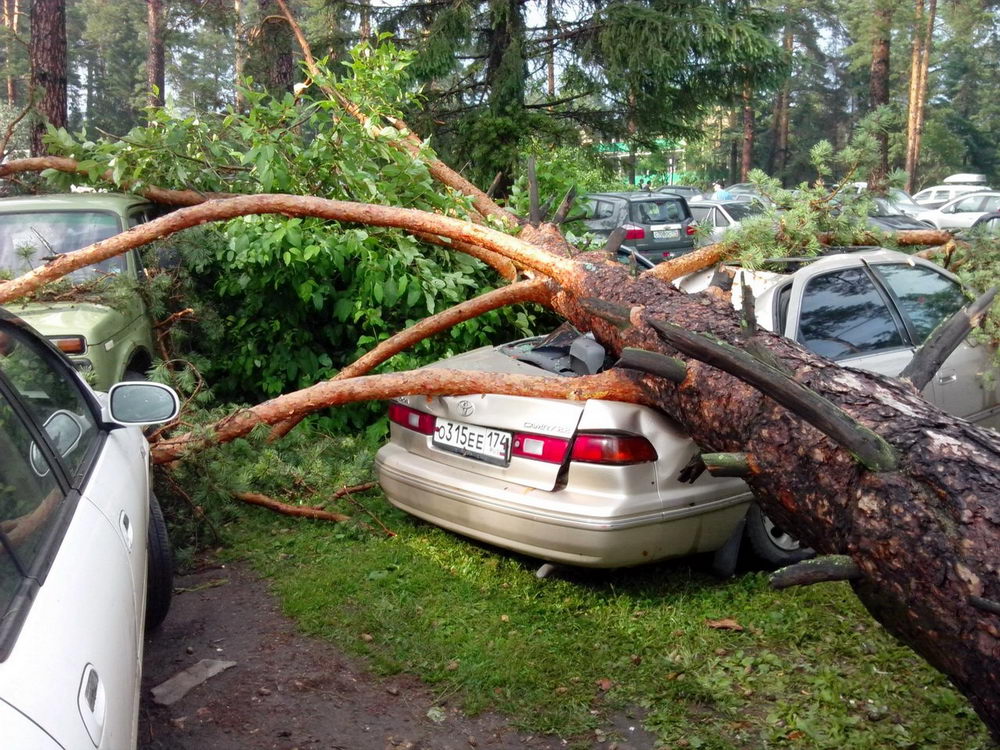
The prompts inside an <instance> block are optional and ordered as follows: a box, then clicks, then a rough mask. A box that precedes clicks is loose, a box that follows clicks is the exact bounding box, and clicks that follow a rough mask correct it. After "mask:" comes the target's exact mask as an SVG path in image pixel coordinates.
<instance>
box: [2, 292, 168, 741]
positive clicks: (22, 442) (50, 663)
mask: <svg viewBox="0 0 1000 750" xmlns="http://www.w3.org/2000/svg"><path fill="white" fill-rule="evenodd" d="M177 410H178V400H177V395H176V394H175V393H174V392H173V391H172V390H171V389H170V388H168V387H166V386H164V385H160V384H157V383H122V384H118V385H115V386H113V387H112V388H111V390H110V391H109V392H108V393H107V394H98V393H95V392H94V391H93V390H91V388H90V387H89V386H88V385H87V384H86V383H85V382H84V380H83V378H82V377H81V376H80V374H79V373H78V372H77V371H76V370H75V369H74V368H73V367H72V366H71V365H70V364H69V362H68V361H67V359H66V358H65V356H64V355H63V354H61V353H60V352H59V351H58V350H57V349H56V348H55V347H54V346H52V344H51V343H50V342H49V341H47V340H46V339H45V338H44V337H42V336H40V335H38V334H37V333H36V332H35V331H33V330H32V329H31V328H30V327H29V326H28V325H27V324H25V323H24V322H23V321H22V320H20V319H18V318H17V317H15V316H13V315H11V314H9V313H8V312H6V311H4V310H0V457H2V459H0V480H2V481H0V738H2V743H0V744H2V745H3V747H5V748H11V749H12V750H13V748H19V749H20V748H25V749H27V748H31V750H48V749H49V748H52V750H60V749H61V748H67V749H68V748H90V749H91V750H93V749H94V748H97V749H98V750H120V749H121V748H134V747H135V746H136V740H137V727H138V723H137V722H138V711H139V677H140V672H141V667H142V647H143V633H144V629H145V628H149V627H155V626H156V625H157V624H159V622H160V621H162V620H163V618H164V617H165V616H166V614H167V609H168V608H169V606H170V596H171V592H172V590H173V558H172V556H171V550H170V543H169V540H168V539H167V530H166V526H165V525H164V523H163V516H162V514H161V512H160V508H159V506H158V505H157V503H156V498H155V497H154V496H153V495H152V492H151V487H150V482H149V446H148V444H147V442H146V439H145V437H144V436H143V434H142V431H141V429H140V427H141V426H143V425H149V424H159V423H161V422H165V421H168V420H170V419H173V418H174V416H176V414H177Z"/></svg>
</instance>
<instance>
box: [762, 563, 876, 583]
mask: <svg viewBox="0 0 1000 750" xmlns="http://www.w3.org/2000/svg"><path fill="white" fill-rule="evenodd" d="M859 578H861V568H859V567H858V564H857V563H856V562H854V560H852V559H851V558H850V557H848V556H847V555H823V556H822V557H817V558H814V559H812V560H803V561H802V562H798V563H795V564H794V565H789V566H788V567H787V568H782V569H781V570H776V571H775V572H774V573H772V574H771V577H770V579H769V581H770V583H771V588H774V589H787V588H790V587H792V586H811V585H812V584H814V583H825V582H827V581H856V580H857V579H859Z"/></svg>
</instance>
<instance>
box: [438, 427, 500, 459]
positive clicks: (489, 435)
mask: <svg viewBox="0 0 1000 750" xmlns="http://www.w3.org/2000/svg"><path fill="white" fill-rule="evenodd" d="M431 442H433V444H434V445H435V446H436V447H438V448H442V449H444V450H447V451H451V452H453V453H460V454H462V455H463V456H469V457H470V458H475V459H478V460H479V461H485V462H487V463H491V464H498V465H500V466H506V465H507V464H508V463H510V443H511V435H510V433H509V432H505V431H503V430H493V429H490V428H489V427H479V426H477V425H471V424H463V423H462V422H452V421H450V420H448V419H441V418H440V417H438V419H437V421H436V422H435V423H434V437H433V438H432V439H431Z"/></svg>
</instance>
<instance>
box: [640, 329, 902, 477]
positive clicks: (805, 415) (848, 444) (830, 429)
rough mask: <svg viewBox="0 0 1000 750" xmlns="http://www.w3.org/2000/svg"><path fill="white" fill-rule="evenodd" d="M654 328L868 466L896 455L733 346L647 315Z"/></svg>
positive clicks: (893, 461) (885, 467)
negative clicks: (798, 418)
mask: <svg viewBox="0 0 1000 750" xmlns="http://www.w3.org/2000/svg"><path fill="white" fill-rule="evenodd" d="M648 322H649V325H651V326H652V327H653V328H654V329H655V330H656V332H657V333H658V334H659V335H660V336H661V337H662V338H663V340H664V341H666V342H667V343H668V344H670V345H671V346H673V347H676V348H677V349H678V350H679V351H681V352H682V353H684V354H686V355H688V356H689V357H694V358H695V359H697V360H699V361H701V362H705V363H706V364H710V365H712V366H713V367H718V368H719V369H720V370H724V371H725V372H728V373H729V374H731V375H735V376H736V377H738V378H739V379H740V380H742V381H744V382H746V383H749V384H750V385H752V386H753V387H754V388H756V389H758V390H759V391H760V392H761V393H763V394H764V395H766V396H769V397H771V398H773V399H774V400H775V401H777V402H778V403H779V404H781V405H782V406H784V407H785V408H786V409H788V410H789V411H791V412H793V413H794V414H795V415H796V416H798V417H801V418H802V419H803V420H805V421H806V422H808V423H809V424H811V425H812V426H813V427H815V428H816V429H818V430H819V431H820V432H822V433H823V434H824V435H826V436H828V437H829V438H830V439H831V440H833V441H834V442H836V443H837V444H838V445H840V446H841V447H843V448H844V449H845V450H848V451H850V452H851V453H852V454H853V455H854V456H855V457H856V458H857V459H858V460H859V461H860V462H861V463H862V464H864V466H865V467H866V468H867V469H869V470H870V471H892V470H893V469H895V468H896V466H897V464H898V457H897V456H896V452H895V451H894V450H893V448H892V446H890V445H889V444H888V443H887V442H885V440H883V439H882V438H881V437H879V436H878V435H877V434H875V433H874V432H872V431H871V430H869V429H868V428H867V427H865V426H864V425H862V424H860V423H859V422H857V420H855V419H854V418H853V417H851V416H850V415H848V414H847V413H846V412H844V411H843V410H842V409H840V408H838V407H837V406H835V405H834V404H833V403H831V402H830V401H827V400H826V399H825V398H823V397H822V396H820V395H819V394H817V393H815V392H814V391H812V390H810V389H809V388H806V387H805V386H804V385H802V384H801V383H798V382H796V381H795V380H792V379H791V378H790V377H788V376H787V375H786V374H784V373H783V372H780V371H778V370H776V369H775V368H773V367H771V366H769V365H766V364H764V363H763V362H761V361H760V360H758V359H756V358H754V357H752V356H750V355H749V354H746V353H745V352H742V351H740V350H739V349H736V348H735V347H732V346H729V345H728V344H723V343H721V342H715V341H712V340H710V339H708V338H707V337H705V336H701V335H699V334H695V333H691V332H690V331H685V330H684V329H682V328H679V327H678V326H675V325H672V324H670V323H666V322H664V321H661V320H649V321H648Z"/></svg>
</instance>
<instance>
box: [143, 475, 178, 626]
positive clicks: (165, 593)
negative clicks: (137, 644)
mask: <svg viewBox="0 0 1000 750" xmlns="http://www.w3.org/2000/svg"><path fill="white" fill-rule="evenodd" d="M146 536H147V546H146V556H147V566H146V630H154V629H155V628H157V627H159V626H160V624H161V623H162V622H163V620H164V618H165V617H166V616H167V612H168V611H169V610H170V600H171V598H172V597H173V594H174V551H173V548H172V547H171V546H170V537H169V536H168V534H167V524H166V522H165V521H164V520H163V511H162V510H161V508H160V503H159V501H158V500H157V499H156V495H154V494H153V493H150V494H149V527H148V530H147V534H146Z"/></svg>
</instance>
